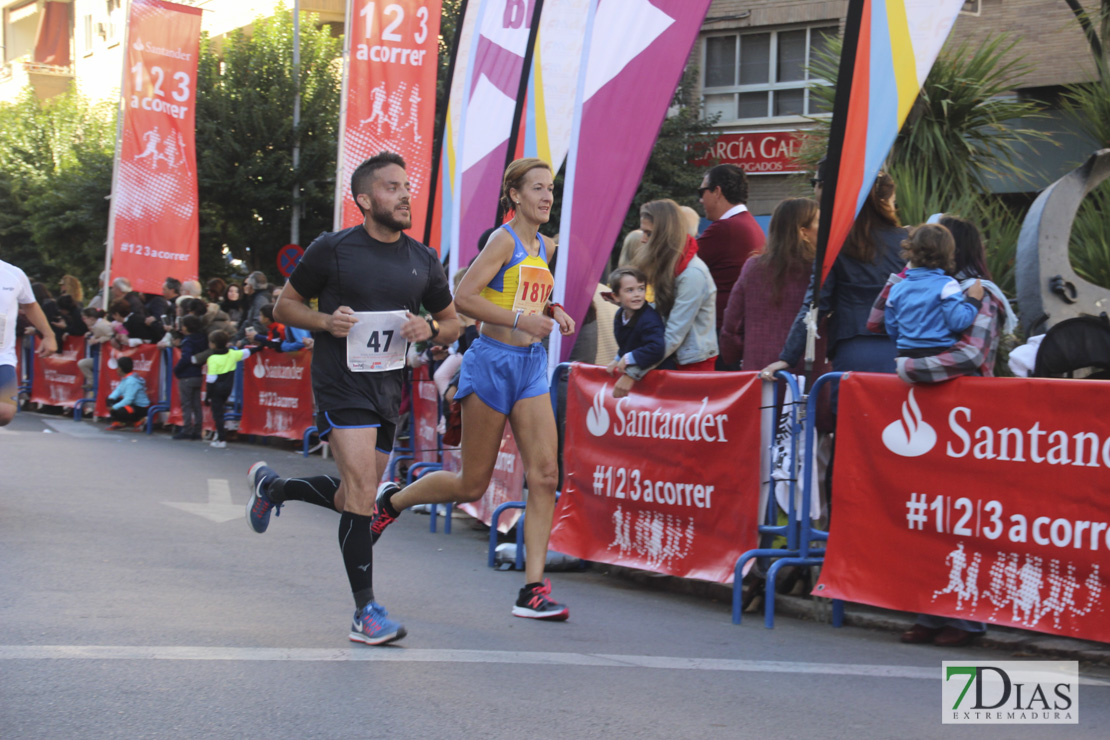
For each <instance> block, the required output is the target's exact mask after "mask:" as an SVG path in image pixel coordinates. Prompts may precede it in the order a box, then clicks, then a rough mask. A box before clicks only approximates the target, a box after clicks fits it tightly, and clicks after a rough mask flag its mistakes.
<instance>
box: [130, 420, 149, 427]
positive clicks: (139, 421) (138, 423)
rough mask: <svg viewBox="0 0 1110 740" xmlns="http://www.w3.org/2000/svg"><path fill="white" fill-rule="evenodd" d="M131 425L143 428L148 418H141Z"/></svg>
mask: <svg viewBox="0 0 1110 740" xmlns="http://www.w3.org/2000/svg"><path fill="white" fill-rule="evenodd" d="M131 426H133V427H135V428H136V429H142V428H144V427H145V426H146V419H139V420H138V421H137V422H135V423H134V424H132V425H131Z"/></svg>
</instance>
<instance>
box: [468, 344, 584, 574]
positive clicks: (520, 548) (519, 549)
mask: <svg viewBox="0 0 1110 740" xmlns="http://www.w3.org/2000/svg"><path fill="white" fill-rule="evenodd" d="M572 364H573V363H570V362H560V363H559V364H558V365H556V366H555V372H553V373H552V374H551V387H550V389H549V390H548V395H549V396H550V397H551V410H552V412H553V413H554V414H555V423H556V426H558V423H559V383H561V382H562V380H563V376H565V375H566V374H567V373H568V372H570V368H571V365H572ZM559 494H560V492H559V491H556V492H555V499H556V501H558V498H559ZM523 508H524V502H523V501H506V502H505V503H503V504H501V505H500V506H498V507H497V508H496V509H494V510H493V515H492V516H491V517H490V526H489V548H488V551H487V553H486V565H488V566H489V567H490V568H492V567H494V562H495V559H496V554H497V553H496V551H497V524H498V522H500V521H501V515H502V514H503V513H504V512H506V511H508V510H509V509H523ZM513 568H514V569H515V570H524V515H523V514H521V516H520V518H519V519H517V520H516V559H515V560H514V562H513Z"/></svg>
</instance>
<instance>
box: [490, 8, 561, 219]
mask: <svg viewBox="0 0 1110 740" xmlns="http://www.w3.org/2000/svg"><path fill="white" fill-rule="evenodd" d="M535 1H536V7H535V9H534V10H533V11H532V23H531V25H530V26H529V28H528V45H527V46H526V47H525V50H524V65H523V66H522V67H521V75H520V85H518V86H517V93H516V109H515V110H514V111H513V125H512V127H511V128H510V129H509V146H508V147H507V148H506V149H505V169H508V168H509V165H510V164H511V163H512V161H513V160H514V159H515V158H516V149H517V141H518V139H519V137H520V119H521V118H522V117H523V116H524V103H525V100H526V99H527V97H528V80H529V78H530V77H531V75H530V71H531V68H532V64H533V60H534V59H535V52H536V37H537V36H538V35H539V32H540V18H541V17H542V16H543V0H535ZM548 164H550V165H551V166H552V167H555V165H554V163H552V162H548ZM504 218H505V210H504V208H503V207H502V206H501V199H500V198H498V199H497V216H496V217H495V218H494V220H493V224H492V226H494V227H495V228H496V227H498V226H500V225H501V223H502V221H503V220H504Z"/></svg>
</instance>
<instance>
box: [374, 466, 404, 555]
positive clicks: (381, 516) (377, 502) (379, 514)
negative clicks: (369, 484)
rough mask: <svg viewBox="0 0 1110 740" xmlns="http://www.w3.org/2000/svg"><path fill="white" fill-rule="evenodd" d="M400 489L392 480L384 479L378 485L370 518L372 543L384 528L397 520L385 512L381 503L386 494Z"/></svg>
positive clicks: (375, 542)
mask: <svg viewBox="0 0 1110 740" xmlns="http://www.w3.org/2000/svg"><path fill="white" fill-rule="evenodd" d="M400 490H401V487H400V486H399V485H397V484H396V483H394V482H393V481H386V482H385V483H382V484H381V485H380V486H378V495H377V496H376V497H375V498H374V514H373V515H372V518H371V519H370V541H371V542H372V543H374V544H377V542H378V539H379V538H380V537H381V536H382V532H384V531H385V528H386V527H388V526H389V525H390V524H393V522H395V521H397V517H395V516H390V515H389V514H388V513H386V510H385V506H383V504H384V503H385V499H386V496H392V495H393V494H395V493H397V492H398V491H400Z"/></svg>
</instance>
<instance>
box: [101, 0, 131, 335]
mask: <svg viewBox="0 0 1110 740" xmlns="http://www.w3.org/2000/svg"><path fill="white" fill-rule="evenodd" d="M123 18H124V21H123V28H124V30H123V49H122V52H121V54H120V60H119V68H120V72H119V106H117V109H116V152H115V155H114V157H113V159H112V190H111V194H110V195H109V196H108V239H107V241H106V242H105V244H104V284H103V285H102V286H101V291H103V292H102V293H101V296H100V302H101V304H103V305H101V306H100V308H101V309H103V310H104V313H106V314H107V313H108V288H109V286H111V284H112V245H113V244H115V243H116V193H117V192H119V190H118V188H119V159H120V151H121V149H122V147H123V116H124V114H125V113H126V111H127V107H126V106H127V99H126V98H125V97H124V90H125V88H126V85H127V61H128V59H127V50H128V49H130V48H131V0H127V2H126V4H125V5H124V8H123Z"/></svg>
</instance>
